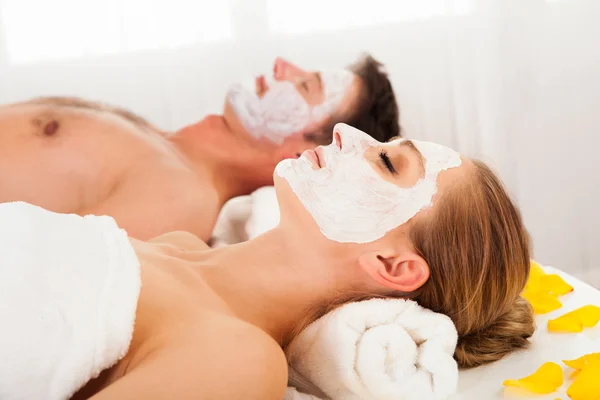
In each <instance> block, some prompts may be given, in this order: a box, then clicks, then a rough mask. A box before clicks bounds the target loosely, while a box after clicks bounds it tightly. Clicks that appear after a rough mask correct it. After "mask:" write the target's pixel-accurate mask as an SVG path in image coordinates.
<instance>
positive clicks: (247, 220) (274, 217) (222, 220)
mask: <svg viewBox="0 0 600 400" xmlns="http://www.w3.org/2000/svg"><path fill="white" fill-rule="evenodd" d="M278 224H279V204H278V203H277V196H276V194H275V187H273V186H266V187H263V188H260V189H258V190H256V191H254V192H253V193H252V194H251V195H249V196H240V197H235V198H233V199H231V200H229V201H228V202H227V203H225V205H224V206H223V208H222V209H221V213H220V214H219V218H218V219H217V222H216V224H215V228H214V230H213V234H212V244H211V246H212V247H223V246H227V245H230V244H236V243H240V242H245V241H246V240H250V239H254V238H255V237H257V236H260V235H262V234H263V233H265V232H266V231H268V230H271V229H273V228H275V227H276V226H277V225H278Z"/></svg>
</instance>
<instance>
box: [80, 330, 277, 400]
mask: <svg viewBox="0 0 600 400" xmlns="http://www.w3.org/2000/svg"><path fill="white" fill-rule="evenodd" d="M205 333H206V332H204V334H200V335H198V337H197V338H194V339H193V340H186V341H183V342H175V343H174V345H173V346H172V347H173V348H171V349H168V350H167V349H165V350H161V352H160V354H158V353H155V354H154V355H152V356H150V357H149V358H148V359H146V360H144V361H143V362H142V363H140V365H138V366H136V367H135V368H134V369H133V370H132V371H131V372H129V373H127V374H126V375H125V376H124V377H123V378H121V379H119V380H118V381H116V382H115V383H113V384H111V385H110V386H108V387H107V388H106V389H104V390H102V391H101V392H99V393H98V394H96V395H95V396H93V397H92V398H91V399H92V400H113V399H120V400H129V399H131V400H139V399H145V400H167V399H181V400H185V399H194V400H196V399H231V400H235V399H244V400H251V399H256V400H271V399H273V400H281V399H282V398H283V396H284V393H285V389H286V385H287V362H286V360H285V356H284V354H283V351H282V350H281V348H280V347H279V345H278V344H277V343H276V342H275V341H273V340H272V339H271V338H270V337H269V336H267V335H266V334H264V333H262V332H258V331H257V330H255V329H239V331H238V332H228V333H227V334H225V335H223V334H221V337H220V338H218V337H215V336H214V335H210V336H213V337H210V338H208V337H206V335H205ZM190 336H193V335H190ZM207 339H208V340H207Z"/></svg>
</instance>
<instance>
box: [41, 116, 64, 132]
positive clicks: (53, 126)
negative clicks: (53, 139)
mask: <svg viewBox="0 0 600 400" xmlns="http://www.w3.org/2000/svg"><path fill="white" fill-rule="evenodd" d="M59 125H60V124H59V123H58V121H57V120H55V119H53V120H50V121H48V122H46V123H45V124H44V127H43V132H44V135H46V136H53V135H54V134H55V133H56V131H57V130H58V127H59Z"/></svg>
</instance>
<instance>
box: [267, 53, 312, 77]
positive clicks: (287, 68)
mask: <svg viewBox="0 0 600 400" xmlns="http://www.w3.org/2000/svg"><path fill="white" fill-rule="evenodd" d="M304 75H306V71H304V70H302V69H301V68H299V67H297V66H296V65H294V64H292V63H291V62H289V61H287V60H284V59H283V58H281V57H277V58H276V59H275V64H274V65H273V77H274V78H275V80H276V81H290V82H295V81H296V80H298V79H300V78H302V77H303V76H304Z"/></svg>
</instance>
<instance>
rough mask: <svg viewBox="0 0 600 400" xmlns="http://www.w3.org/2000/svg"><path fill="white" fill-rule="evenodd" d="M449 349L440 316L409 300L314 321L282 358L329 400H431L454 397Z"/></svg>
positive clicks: (450, 333) (448, 325) (450, 339)
mask: <svg viewBox="0 0 600 400" xmlns="http://www.w3.org/2000/svg"><path fill="white" fill-rule="evenodd" d="M456 342H457V333H456V329H455V327H454V324H453V323H452V321H451V320H450V318H448V317H447V316H445V315H442V314H437V313H434V312H433V311H431V310H428V309H425V308H423V307H420V306H419V305H417V303H415V302H413V301H411V300H402V299H372V300H367V301H362V302H357V303H350V304H346V305H344V306H342V307H340V308H338V309H336V310H334V311H332V312H331V313H329V314H327V315H325V316H324V317H322V318H321V319H319V320H317V321H315V322H314V323H312V324H311V325H309V326H308V327H307V328H306V329H305V330H303V331H302V332H301V333H300V334H299V335H298V336H297V337H296V338H295V339H294V340H293V341H292V343H291V344H290V345H289V346H288V348H287V350H286V355H287V357H288V362H289V363H290V366H291V368H293V369H294V370H295V371H297V372H298V373H299V374H301V375H302V376H303V377H305V378H307V379H308V380H309V381H310V382H311V383H313V384H314V385H315V386H317V387H318V388H319V389H321V390H322V391H323V392H324V393H325V394H326V395H327V396H328V397H330V398H331V399H334V400H338V399H339V400H342V399H343V400H353V399H361V400H388V399H390V400H392V399H393V400H417V399H418V400H422V399H432V400H433V399H444V398H447V397H449V396H450V395H452V394H453V393H454V392H455V391H456V387H457V383H458V365H457V363H456V361H455V360H454V358H453V354H454V351H455V348H456ZM290 396H291V393H290Z"/></svg>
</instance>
